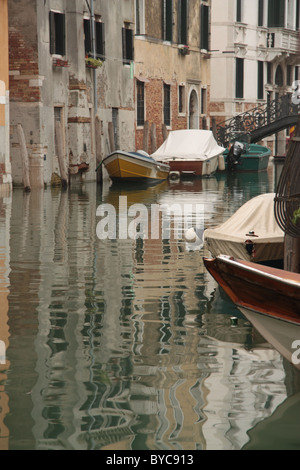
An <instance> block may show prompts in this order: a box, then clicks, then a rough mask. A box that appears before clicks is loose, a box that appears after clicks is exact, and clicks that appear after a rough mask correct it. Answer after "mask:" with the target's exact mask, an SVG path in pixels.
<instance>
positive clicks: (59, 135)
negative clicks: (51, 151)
mask: <svg viewBox="0 0 300 470" xmlns="http://www.w3.org/2000/svg"><path fill="white" fill-rule="evenodd" d="M55 134H56V139H57V140H56V142H57V151H58V163H59V169H60V177H61V183H62V186H63V187H66V186H67V185H68V176H67V168H66V159H65V155H64V150H63V148H64V147H63V139H62V131H61V123H60V121H55Z"/></svg>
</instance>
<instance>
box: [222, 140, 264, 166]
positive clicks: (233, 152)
mask: <svg viewBox="0 0 300 470" xmlns="http://www.w3.org/2000/svg"><path fill="white" fill-rule="evenodd" d="M223 155H224V162H225V170H228V171H250V172H257V171H263V170H266V169H267V168H268V165H269V159H270V156H271V150H270V149H269V148H268V147H264V146H263V145H259V144H252V143H250V137H249V136H248V135H246V136H244V138H243V137H242V138H241V139H240V140H235V141H234V142H232V143H231V144H230V145H229V147H228V148H227V149H226V150H225V152H224V154H223Z"/></svg>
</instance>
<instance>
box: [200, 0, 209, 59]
mask: <svg viewBox="0 0 300 470" xmlns="http://www.w3.org/2000/svg"><path fill="white" fill-rule="evenodd" d="M200 34H201V36H200V37H201V45H200V47H201V49H205V50H207V51H208V49H209V44H208V43H209V7H208V6H207V5H201V31H200Z"/></svg>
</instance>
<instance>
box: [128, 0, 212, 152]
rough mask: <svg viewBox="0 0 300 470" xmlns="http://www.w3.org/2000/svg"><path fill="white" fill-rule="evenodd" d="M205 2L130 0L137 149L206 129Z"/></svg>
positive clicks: (150, 148)
mask: <svg viewBox="0 0 300 470" xmlns="http://www.w3.org/2000/svg"><path fill="white" fill-rule="evenodd" d="M209 49H210V1H202V0H153V1H151V2H147V1H145V0H135V63H134V66H135V101H136V148H137V149H143V150H145V151H148V152H150V153H151V152H152V151H154V150H156V148H157V147H159V146H160V145H161V144H162V142H163V140H164V139H165V138H166V135H167V133H168V131H170V130H177V129H199V128H209V126H210V118H209V108H208V104H209V96H210V61H209Z"/></svg>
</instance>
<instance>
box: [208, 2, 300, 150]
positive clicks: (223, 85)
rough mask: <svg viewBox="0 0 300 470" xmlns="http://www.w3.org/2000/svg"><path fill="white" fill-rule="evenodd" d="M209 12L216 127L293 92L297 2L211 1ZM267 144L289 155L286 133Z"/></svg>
mask: <svg viewBox="0 0 300 470" xmlns="http://www.w3.org/2000/svg"><path fill="white" fill-rule="evenodd" d="M211 13H212V16H211V18H212V20H211V21H212V38H211V108H210V109H211V116H212V117H213V118H214V119H215V120H216V122H217V123H221V122H223V121H225V120H226V119H229V118H231V117H233V116H235V115H237V114H240V113H243V112H245V111H247V110H249V109H252V108H255V107H256V106H258V105H259V104H261V103H267V102H271V101H272V100H274V99H275V98H276V97H278V96H280V95H283V94H287V93H292V85H293V81H294V80H297V79H298V69H299V65H300V60H299V44H298V34H299V0H251V2H249V1H247V0H213V2H212V12H211ZM266 142H267V144H268V145H269V146H270V148H271V149H272V150H273V152H274V153H285V146H286V131H281V132H280V133H279V134H278V135H277V136H276V137H274V136H272V137H269V138H267V140H266Z"/></svg>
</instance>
